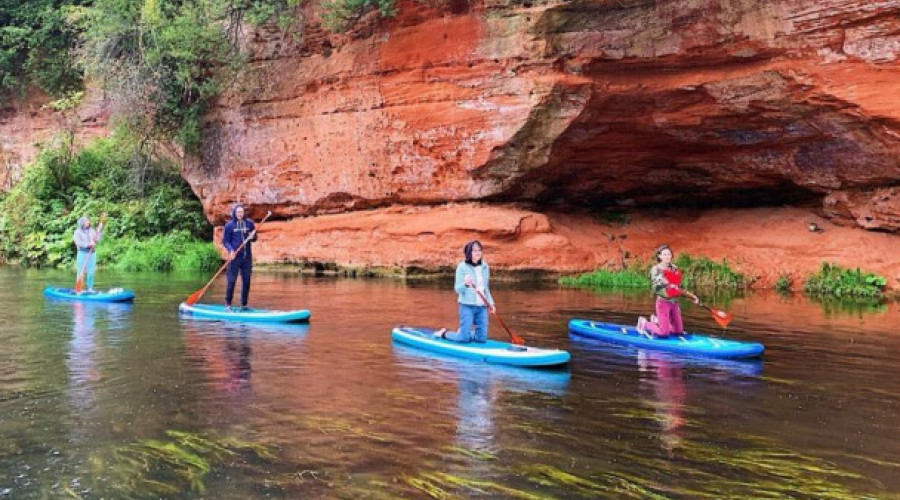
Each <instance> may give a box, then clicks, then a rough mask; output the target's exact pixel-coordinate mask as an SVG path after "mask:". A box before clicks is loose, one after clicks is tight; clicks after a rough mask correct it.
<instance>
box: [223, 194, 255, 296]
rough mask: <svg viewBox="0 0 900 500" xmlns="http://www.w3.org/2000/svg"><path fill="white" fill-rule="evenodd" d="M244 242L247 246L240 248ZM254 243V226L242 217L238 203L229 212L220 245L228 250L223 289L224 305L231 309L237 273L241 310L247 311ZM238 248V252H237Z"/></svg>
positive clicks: (241, 208)
mask: <svg viewBox="0 0 900 500" xmlns="http://www.w3.org/2000/svg"><path fill="white" fill-rule="evenodd" d="M245 240H248V241H247V244H246V245H244V247H243V248H240V246H241V244H242V243H244V241H245ZM254 241H256V225H255V224H254V223H253V221H252V220H250V219H248V218H247V217H245V215H244V206H243V205H241V204H240V203H238V204H237V205H235V206H234V208H233V209H232V210H231V220H229V221H228V222H227V223H226V224H225V230H224V231H222V245H223V246H224V247H225V249H226V250H228V259H229V262H228V285H227V287H226V288H225V305H226V306H228V308H229V309H230V308H231V300H232V299H233V298H234V285H235V284H236V283H237V278H238V273H240V275H241V309H247V300H248V299H249V298H250V273H251V272H252V269H253V250H252V249H251V244H252V243H253V242H254ZM238 248H240V251H238Z"/></svg>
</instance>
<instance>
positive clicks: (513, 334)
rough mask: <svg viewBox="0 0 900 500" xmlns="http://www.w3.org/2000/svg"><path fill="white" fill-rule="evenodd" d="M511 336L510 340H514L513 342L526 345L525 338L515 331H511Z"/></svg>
mask: <svg viewBox="0 0 900 500" xmlns="http://www.w3.org/2000/svg"><path fill="white" fill-rule="evenodd" d="M509 338H510V340H512V343H513V344H515V345H525V339H523V338H522V337H519V336H518V335H516V334H515V333H511V334H510V335H509Z"/></svg>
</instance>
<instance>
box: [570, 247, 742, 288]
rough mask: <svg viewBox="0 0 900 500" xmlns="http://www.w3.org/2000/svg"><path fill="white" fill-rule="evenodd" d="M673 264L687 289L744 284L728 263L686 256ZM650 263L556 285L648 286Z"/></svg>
mask: <svg viewBox="0 0 900 500" xmlns="http://www.w3.org/2000/svg"><path fill="white" fill-rule="evenodd" d="M675 265H676V266H678V267H679V268H680V269H681V272H682V274H683V275H684V280H683V283H682V285H683V286H684V288H686V289H689V290H690V289H693V288H699V289H706V290H708V289H716V288H725V289H731V290H736V289H739V288H743V287H744V286H745V285H746V280H745V279H744V275H743V274H741V273H739V272H737V271H735V270H733V269H731V267H729V265H728V261H726V260H723V261H722V262H716V261H714V260H711V259H709V258H706V257H699V258H694V257H691V256H690V255H688V254H680V255H679V256H678V257H676V261H675ZM650 267H651V265H650V264H640V263H638V264H635V265H632V266H629V267H628V268H626V269H622V270H610V269H597V270H596V271H593V272H590V273H585V274H581V275H578V276H564V277H562V278H560V279H559V283H560V284H562V285H565V286H576V287H584V288H636V287H647V288H649V287H650Z"/></svg>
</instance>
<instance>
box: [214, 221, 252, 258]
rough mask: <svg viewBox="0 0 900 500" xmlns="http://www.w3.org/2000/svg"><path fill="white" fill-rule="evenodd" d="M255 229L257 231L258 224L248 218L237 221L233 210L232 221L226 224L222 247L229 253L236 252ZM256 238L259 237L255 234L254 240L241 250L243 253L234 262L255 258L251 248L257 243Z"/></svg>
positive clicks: (236, 256)
mask: <svg viewBox="0 0 900 500" xmlns="http://www.w3.org/2000/svg"><path fill="white" fill-rule="evenodd" d="M254 229H256V224H254V223H253V221H252V220H250V219H248V218H247V217H244V219H243V220H237V218H236V217H235V216H234V210H232V211H231V220H230V221H228V222H227V223H226V224H225V230H224V231H222V245H223V246H224V247H225V249H226V250H228V251H229V252H234V251H235V250H237V249H238V247H240V246H241V243H243V242H244V240H245V239H247V236H249V235H250V233H251V232H252V231H253V230H254ZM256 237H257V235H255V234H254V235H253V238H252V239H251V240H250V241H248V242H247V244H246V245H244V248H242V249H241V252H240V253H239V254H237V255H235V256H234V260H243V259H245V258H246V259H252V258H253V250H252V249H251V248H250V246H251V243H252V242H254V241H256Z"/></svg>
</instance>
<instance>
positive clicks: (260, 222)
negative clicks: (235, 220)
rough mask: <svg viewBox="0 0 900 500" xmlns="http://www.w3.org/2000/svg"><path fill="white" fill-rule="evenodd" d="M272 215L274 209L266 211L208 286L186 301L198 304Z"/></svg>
mask: <svg viewBox="0 0 900 500" xmlns="http://www.w3.org/2000/svg"><path fill="white" fill-rule="evenodd" d="M271 216H272V211H271V210H270V211H269V212H268V213H266V216H265V217H263V220H261V221H259V224H257V225H256V229H254V230H253V232H252V233H250V235H249V236H247V238H245V239H244V241H243V242H242V243H241V246H239V247H237V249H236V250H235V251H234V252H232V254H231V255H229V256H228V259H226V260H225V263H224V264H222V267H220V268H219V270H218V271H216V274H214V275H213V277H212V279H210V280H209V281H208V282H206V286H204V287H203V288H201V289H199V290H197V291H196V292H194V293H192V294H191V296H190V297H188V298H187V300H185V301H184V302H185V303H186V304H187V305H189V306H192V305H194V304H196V303H197V301H198V300H200V297H203V294H204V293H206V289H208V288H209V285H212V283H213V281H215V280H216V278H218V277H219V275H220V274H222V271H224V270H225V268H226V267H228V264H230V263H231V261H232V259H234V255H237V254H238V253H239V252H240V251H241V250H242V249H243V248H244V245H246V244H247V242H248V241H250V240H252V239H253V237H254V236H255V235H256V233H258V232H259V229H260V228H261V227H262V226H263V224H265V223H266V221H267V220H268V219H269V217H271Z"/></svg>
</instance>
